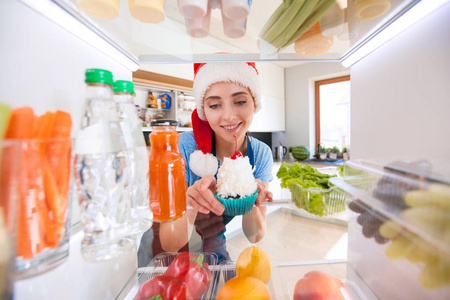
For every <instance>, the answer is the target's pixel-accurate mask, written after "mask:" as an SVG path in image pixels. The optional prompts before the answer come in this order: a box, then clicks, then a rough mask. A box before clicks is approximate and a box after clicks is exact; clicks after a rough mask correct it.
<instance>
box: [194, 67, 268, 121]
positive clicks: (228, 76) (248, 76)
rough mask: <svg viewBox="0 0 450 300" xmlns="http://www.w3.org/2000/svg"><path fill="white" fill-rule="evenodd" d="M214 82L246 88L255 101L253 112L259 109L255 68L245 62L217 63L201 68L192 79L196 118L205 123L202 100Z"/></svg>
mask: <svg viewBox="0 0 450 300" xmlns="http://www.w3.org/2000/svg"><path fill="white" fill-rule="evenodd" d="M216 82H234V83H238V84H239V85H241V86H243V87H246V88H248V89H249V90H250V92H251V93H252V96H253V99H254V100H255V112H257V111H259V110H260V108H261V86H260V80H259V76H258V73H257V72H256V70H255V68H253V67H252V66H250V65H248V64H247V63H245V62H223V63H222V62H217V63H207V64H205V65H204V66H202V67H201V68H200V69H199V70H198V72H197V75H196V76H195V79H194V86H193V90H194V97H195V105H196V106H197V111H198V116H199V118H200V119H202V120H204V121H206V116H205V112H204V110H203V98H204V97H205V93H206V91H207V90H208V89H209V88H210V87H211V85H213V84H214V83H216Z"/></svg>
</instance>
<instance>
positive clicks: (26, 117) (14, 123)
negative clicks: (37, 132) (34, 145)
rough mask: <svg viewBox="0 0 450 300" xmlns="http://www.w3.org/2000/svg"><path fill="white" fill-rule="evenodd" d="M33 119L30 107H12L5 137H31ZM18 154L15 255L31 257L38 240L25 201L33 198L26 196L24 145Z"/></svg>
mask: <svg viewBox="0 0 450 300" xmlns="http://www.w3.org/2000/svg"><path fill="white" fill-rule="evenodd" d="M33 120H35V115H34V112H33V109H32V108H31V107H28V106H26V107H21V108H17V109H14V110H13V111H12V112H11V117H10V120H9V124H8V128H7V130H6V134H5V138H10V139H28V138H30V137H32V134H33V132H34V128H33V125H34V124H33V123H34V122H33ZM30 125H31V126H30ZM30 127H31V128H30ZM20 156H21V160H20V166H19V170H20V174H19V178H20V179H19V182H20V192H19V201H18V207H17V214H18V221H19V222H18V224H17V255H18V256H22V257H23V258H24V259H26V258H31V257H33V255H34V251H33V245H36V244H39V243H40V241H38V240H37V239H36V235H33V234H32V232H31V229H32V228H33V226H34V225H36V224H35V223H36V222H35V218H33V214H32V211H31V209H29V206H28V203H27V201H32V200H33V198H32V197H27V196H28V192H29V189H28V178H27V177H28V176H27V170H28V168H29V166H28V164H27V161H28V159H27V150H26V147H21V150H20ZM9 175H11V174H9Z"/></svg>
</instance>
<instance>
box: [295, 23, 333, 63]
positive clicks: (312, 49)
mask: <svg viewBox="0 0 450 300" xmlns="http://www.w3.org/2000/svg"><path fill="white" fill-rule="evenodd" d="M333 43H334V41H333V37H332V36H331V37H328V36H324V35H323V34H322V31H320V25H319V22H317V23H316V24H314V25H313V27H311V28H310V29H309V30H308V31H307V32H305V34H303V35H302V36H301V37H300V38H299V39H298V40H296V41H295V44H294V50H295V52H297V54H300V55H303V56H314V55H319V54H323V53H325V52H327V51H328V50H330V48H331V46H333Z"/></svg>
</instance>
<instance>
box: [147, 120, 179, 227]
mask: <svg viewBox="0 0 450 300" xmlns="http://www.w3.org/2000/svg"><path fill="white" fill-rule="evenodd" d="M150 124H151V126H152V133H151V134H150V141H151V145H152V146H151V150H150V159H149V161H150V163H149V183H150V185H149V194H150V197H149V201H150V209H151V210H152V212H153V221H155V222H166V221H172V220H176V219H178V218H180V217H182V216H183V215H184V214H185V213H186V183H185V181H186V179H185V171H184V160H183V157H182V156H181V154H180V150H179V147H178V133H177V132H176V131H175V129H176V126H177V121H175V120H153V121H152V122H151V123H150Z"/></svg>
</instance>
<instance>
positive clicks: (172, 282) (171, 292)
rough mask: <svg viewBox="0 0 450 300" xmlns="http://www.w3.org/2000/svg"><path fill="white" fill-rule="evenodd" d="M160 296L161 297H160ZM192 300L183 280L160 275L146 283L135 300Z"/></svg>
mask: <svg viewBox="0 0 450 300" xmlns="http://www.w3.org/2000/svg"><path fill="white" fill-rule="evenodd" d="M158 296H159V297H158ZM148 299H153V300H156V299H158V300H159V299H162V300H192V297H191V296H190V295H189V294H188V293H187V290H186V284H185V283H184V282H182V281H181V280H179V279H177V278H174V277H170V276H166V275H160V276H156V277H153V278H152V279H150V280H147V281H146V282H144V284H143V285H142V286H141V287H140V288H139V291H138V293H137V295H136V297H135V298H134V300H148Z"/></svg>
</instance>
